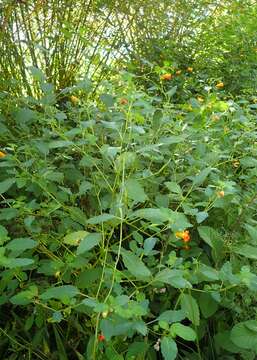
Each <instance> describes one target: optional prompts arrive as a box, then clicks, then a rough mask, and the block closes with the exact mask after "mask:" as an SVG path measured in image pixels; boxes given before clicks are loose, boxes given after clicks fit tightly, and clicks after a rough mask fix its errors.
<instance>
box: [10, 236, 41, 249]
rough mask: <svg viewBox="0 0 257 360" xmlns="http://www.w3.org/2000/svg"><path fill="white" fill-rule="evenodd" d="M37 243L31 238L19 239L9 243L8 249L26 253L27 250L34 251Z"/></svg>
mask: <svg viewBox="0 0 257 360" xmlns="http://www.w3.org/2000/svg"><path fill="white" fill-rule="evenodd" d="M37 244H38V243H37V242H36V241H35V240H32V239H30V238H18V239H14V240H11V241H9V242H8V244H6V248H7V249H9V250H12V251H22V252H23V251H25V250H27V249H33V248H34V247H36V246H37Z"/></svg>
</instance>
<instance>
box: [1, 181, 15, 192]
mask: <svg viewBox="0 0 257 360" xmlns="http://www.w3.org/2000/svg"><path fill="white" fill-rule="evenodd" d="M14 183H15V179H6V180H4V181H1V182H0V195H1V194H3V193H5V192H6V191H8V190H9V189H10V187H11V186H12V185H13V184H14Z"/></svg>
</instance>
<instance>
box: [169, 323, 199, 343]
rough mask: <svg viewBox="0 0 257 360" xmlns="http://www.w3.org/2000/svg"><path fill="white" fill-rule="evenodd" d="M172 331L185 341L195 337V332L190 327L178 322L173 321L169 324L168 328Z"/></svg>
mask: <svg viewBox="0 0 257 360" xmlns="http://www.w3.org/2000/svg"><path fill="white" fill-rule="evenodd" d="M170 330H171V332H172V333H175V335H178V336H179V337H181V338H182V339H184V340H187V341H194V340H195V339H196V332H195V331H194V330H193V329H191V327H189V326H185V325H183V324H180V323H175V324H172V325H171V328H170Z"/></svg>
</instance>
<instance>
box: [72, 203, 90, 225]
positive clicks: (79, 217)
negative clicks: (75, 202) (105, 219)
mask: <svg viewBox="0 0 257 360" xmlns="http://www.w3.org/2000/svg"><path fill="white" fill-rule="evenodd" d="M68 210H69V213H70V216H71V218H72V220H74V221H76V222H78V223H79V224H81V225H83V226H86V225H87V217H86V214H85V213H84V212H83V211H82V210H81V209H80V208H78V207H69V209H68Z"/></svg>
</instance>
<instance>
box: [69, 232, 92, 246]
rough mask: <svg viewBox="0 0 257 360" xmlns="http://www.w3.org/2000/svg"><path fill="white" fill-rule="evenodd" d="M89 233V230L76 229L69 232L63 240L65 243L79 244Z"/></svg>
mask: <svg viewBox="0 0 257 360" xmlns="http://www.w3.org/2000/svg"><path fill="white" fill-rule="evenodd" d="M88 234H89V233H88V232H87V231H74V232H72V233H70V234H67V235H66V236H65V237H64V239H63V242H64V244H68V245H79V242H80V241H81V240H82V239H83V238H84V237H85V236H87V235H88Z"/></svg>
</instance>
